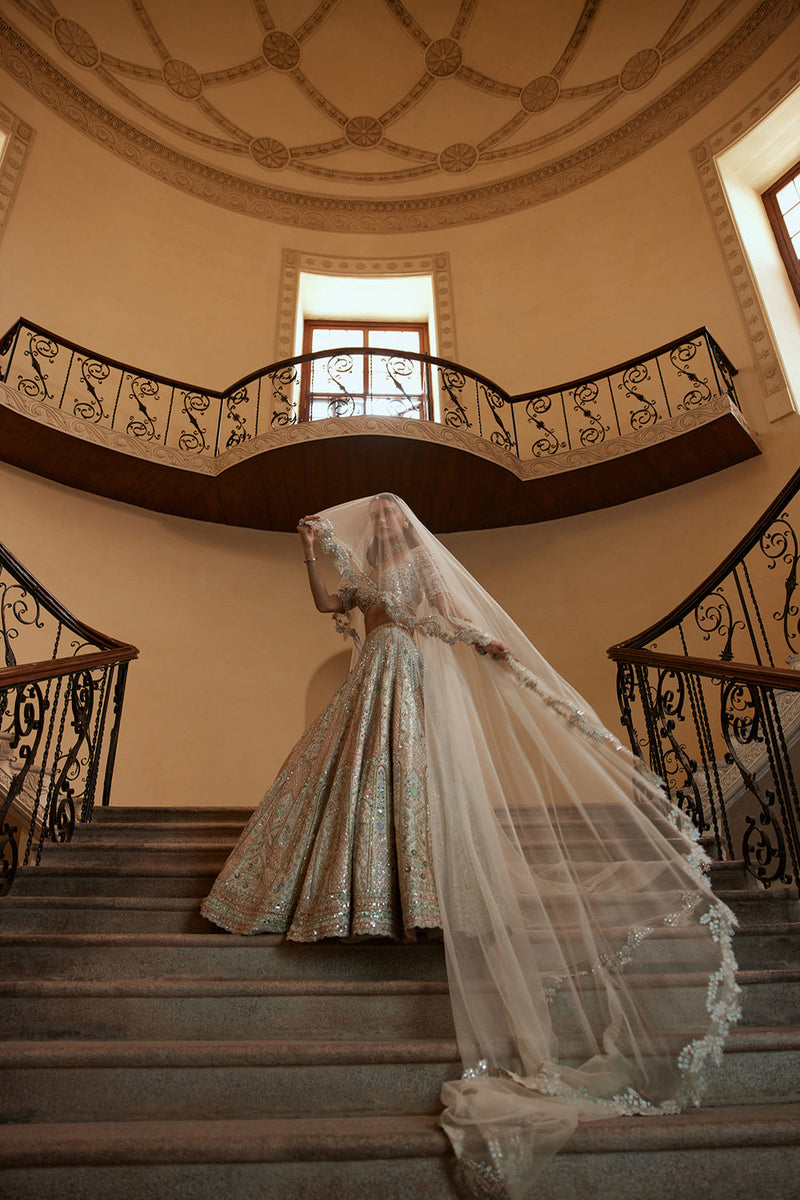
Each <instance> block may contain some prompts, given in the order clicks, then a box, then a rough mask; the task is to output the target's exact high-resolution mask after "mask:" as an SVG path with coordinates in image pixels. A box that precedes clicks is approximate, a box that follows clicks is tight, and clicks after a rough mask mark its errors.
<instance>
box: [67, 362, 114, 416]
mask: <svg viewBox="0 0 800 1200" xmlns="http://www.w3.org/2000/svg"><path fill="white" fill-rule="evenodd" d="M110 374H111V368H110V367H109V365H108V363H104V362H102V361H101V360H100V359H99V358H85V359H84V360H83V362H82V363H81V379H82V380H83V384H84V387H85V388H86V391H87V392H88V393H89V396H90V397H91V398H90V399H89V400H76V401H75V405H74V407H73V410H72V411H73V413H74V414H75V416H76V417H82V418H83V420H84V421H91V422H92V423H93V424H97V422H98V421H102V420H103V419H104V418H105V417H106V416H107V415H108V414H107V413H106V412H105V410H104V408H103V398H102V396H101V395H100V394H99V393H98V391H97V388H98V387H99V385H100V384H101V383H105V381H106V379H108V377H109V375H110Z"/></svg>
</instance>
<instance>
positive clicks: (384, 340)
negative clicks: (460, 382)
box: [306, 323, 428, 421]
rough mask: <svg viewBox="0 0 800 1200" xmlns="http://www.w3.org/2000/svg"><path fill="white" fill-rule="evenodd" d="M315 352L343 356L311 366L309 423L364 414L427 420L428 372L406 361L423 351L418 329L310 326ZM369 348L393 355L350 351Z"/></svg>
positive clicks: (331, 356)
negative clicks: (349, 351)
mask: <svg viewBox="0 0 800 1200" xmlns="http://www.w3.org/2000/svg"><path fill="white" fill-rule="evenodd" d="M309 332H310V342H309V341H306V346H309V345H310V348H311V352H312V353H319V352H324V351H327V350H336V349H338V350H340V351H341V352H340V353H338V354H333V355H325V357H323V358H320V359H317V360H315V361H314V362H312V363H310V364H309V366H308V368H307V372H308V373H307V376H306V378H307V379H308V385H307V386H308V395H307V401H308V420H311V421H314V420H324V419H327V418H329V417H335V416H357V415H360V414H362V413H364V414H367V415H375V416H387V417H389V416H390V417H398V416H399V417H412V418H417V419H419V418H422V417H425V418H427V415H428V396H427V390H426V388H427V378H428V377H427V372H426V369H425V364H424V363H420V362H418V361H417V360H416V359H412V358H408V357H407V353H408V352H413V353H417V354H419V353H420V352H421V351H422V346H423V340H422V332H421V331H420V330H419V329H408V328H406V329H403V328H380V329H377V328H376V329H372V328H369V327H367V326H366V325H362V326H361V327H360V328H359V327H358V326H357V325H356V324H355V323H353V325H352V326H347V327H341V328H335V327H331V326H325V325H322V324H320V325H319V326H318V327H316V326H314V325H311V324H310V323H309ZM363 346H369V347H374V348H375V349H383V350H389V351H395V353H388V354H380V353H379V354H375V355H363V354H350V353H348V352H347V349H346V348H347V347H353V348H354V349H355V348H356V347H363Z"/></svg>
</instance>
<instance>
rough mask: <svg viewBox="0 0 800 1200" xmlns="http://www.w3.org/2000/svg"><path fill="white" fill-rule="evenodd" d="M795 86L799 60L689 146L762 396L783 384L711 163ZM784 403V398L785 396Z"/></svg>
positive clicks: (783, 389)
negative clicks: (738, 309) (700, 140)
mask: <svg viewBox="0 0 800 1200" xmlns="http://www.w3.org/2000/svg"><path fill="white" fill-rule="evenodd" d="M798 85H800V59H798V60H796V61H795V62H794V63H792V65H791V66H790V67H788V68H787V69H786V70H785V71H784V72H783V73H782V74H781V75H780V76H779V77H778V78H777V79H776V80H775V81H774V83H772V84H770V86H769V87H767V88H765V89H764V91H763V92H761V93H760V95H759V96H758V97H757V98H756V99H755V100H753V101H752V103H750V104H748V105H747V107H746V108H744V109H742V110H741V111H740V112H738V113H737V114H736V115H735V116H733V117H731V118H730V120H728V121H726V122H725V124H724V125H722V126H720V128H719V129H717V130H716V131H715V132H714V133H712V134H711V136H710V137H707V138H705V139H704V140H703V141H702V142H700V143H699V144H698V145H697V146H695V147H694V150H693V159H694V165H695V169H696V171H697V174H698V176H699V178H700V182H701V184H702V187H703V194H704V196H705V200H706V204H707V206H708V210H709V214H710V217H711V222H712V224H713V226H714V230H715V232H716V235H717V240H718V242H719V246H720V249H721V251H722V255H723V257H724V259H725V265H726V267H727V269H728V274H729V276H730V280H731V285H732V287H733V290H734V292H735V294H736V299H737V301H738V302H739V305H740V307H741V310H742V316H743V318H744V322H745V327H746V329H747V334H748V337H749V339H750V343H751V346H752V350H753V362H754V363H755V366H756V371H757V372H758V375H759V377H760V379H761V382H762V384H763V386H764V391H765V393H766V396H767V398H768V399H769V398H772V397H774V398H776V399H778V398H779V397H780V396H781V394H784V395H785V394H786V393H787V391H788V385H787V381H786V376H785V374H784V371H783V366H782V364H781V360H780V356H779V354H778V351H777V349H776V346H775V342H774V340H773V337H772V332H771V329H770V325H769V322H768V320H767V318H766V316H765V314H764V309H763V307H762V304H761V299H760V296H759V293H758V287H757V286H756V282H755V280H754V279H753V274H752V272H751V270H750V265H749V263H748V259H747V254H746V252H745V249H744V246H743V245H742V241H741V238H740V237H739V231H738V228H737V225H736V221H735V220H734V217H733V214H732V213H731V210H730V207H729V205H728V201H727V197H726V195H725V187H724V185H723V182H722V178H721V176H720V173H719V170H718V168H717V164H716V156H717V155H720V154H722V153H724V151H725V150H727V149H729V147H731V146H732V145H733V144H734V142H737V141H739V139H740V138H741V137H742V136H743V135H744V134H746V133H749V132H750V130H751V129H753V128H754V127H755V126H756V125H758V123H759V122H760V121H762V120H763V119H764V117H766V116H767V115H768V114H769V113H770V112H771V111H772V110H773V109H774V108H776V107H777V106H778V105H779V104H780V103H781V102H782V101H783V100H785V99H786V97H787V96H788V95H789V93H790V92H792V91H794V89H795V88H796V87H797V86H798ZM787 403H790V402H788V401H787ZM789 411H791V408H790V407H786V406H785V405H780V406H779V408H778V411H776V412H772V413H770V414H769V415H770V416H771V419H773V420H774V419H777V417H779V416H784V415H786V413H787V412H789Z"/></svg>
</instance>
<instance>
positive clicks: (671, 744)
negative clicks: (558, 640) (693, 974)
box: [608, 471, 800, 890]
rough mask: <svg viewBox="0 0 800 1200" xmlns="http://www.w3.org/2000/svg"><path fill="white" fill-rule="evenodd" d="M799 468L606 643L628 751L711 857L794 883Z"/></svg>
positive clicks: (799, 731) (798, 807) (799, 750)
mask: <svg viewBox="0 0 800 1200" xmlns="http://www.w3.org/2000/svg"><path fill="white" fill-rule="evenodd" d="M798 493H800V471H798V473H797V474H796V475H794V476H793V478H792V479H791V480H790V481H789V483H788V484H787V486H786V487H785V488H784V489H783V491H782V492H781V494H780V495H779V496H778V497H777V499H776V500H775V501H774V503H773V504H771V505H770V507H769V509H768V510H767V511H766V512H765V513H764V515H763V516H762V517H761V519H760V520H759V521H758V522H757V523H756V525H755V526H754V527H753V528H752V529H751V530H750V532H749V533H748V534H747V536H746V537H745V538H743V539H742V541H741V542H740V543H739V545H738V546H737V547H736V548H735V549H734V550H733V551H732V553H731V554H729V555H728V557H727V558H726V559H725V561H724V562H723V563H722V564H721V565H720V566H719V567H718V568H717V570H716V571H714V572H713V574H712V575H710V576H709V578H708V579H706V580H705V582H704V583H702V584H701V585H700V587H699V588H697V589H696V590H695V591H694V592H693V593H692V594H691V595H690V596H689V597H688V598H687V599H686V600H685V601H684V602H683V603H682V604H681V605H679V606H678V607H677V608H676V609H675V610H674V611H673V612H671V613H670V614H669V615H668V616H666V617H665V618H664V619H663V620H661V621H659V622H658V623H657V624H655V625H653V626H652V627H651V628H650V629H646V630H645V631H644V632H643V633H641V634H639V635H638V637H634V638H631V639H630V640H628V641H625V642H622V643H620V644H619V645H617V646H613V647H612V648H611V649H610V650H609V652H608V653H609V656H610V657H611V658H612V659H613V660H614V661H615V662H616V663H617V664H618V665H617V691H618V697H619V704H620V711H621V714H622V723H623V725H624V727H625V729H626V730H627V733H628V736H629V738H630V743H631V748H632V749H633V751H634V753H635V754H637V755H639V756H640V757H641V758H643V759H644V760H645V761H646V762H647V763H648V765H649V766H650V767H651V768H652V770H653V771H655V772H656V773H657V774H658V775H660V776H661V777H662V778H663V779H664V780H665V782H666V784H667V788H668V790H669V792H670V794H671V796H672V797H673V799H674V800H675V802H676V803H677V804H678V806H679V807H680V808H681V809H683V810H684V812H686V813H687V814H688V815H689V816H691V818H692V820H693V821H694V823H695V825H696V826H697V827H698V829H699V830H700V831H701V832H703V833H705V834H710V835H711V836H712V837H713V841H714V843H715V846H716V853H717V855H718V857H720V858H723V859H743V860H744V862H745V864H746V865H747V867H748V869H749V870H750V872H751V873H752V874H753V875H754V876H755V878H756V879H757V880H758V881H759V882H760V883H762V884H763V885H764V886H766V887H769V886H770V885H772V884H780V885H792V886H793V887H795V888H797V889H798V890H800V800H799V799H798V786H797V780H798V778H800V775H799V774H798V772H799V771H800V672H799V671H797V670H796V669H795V668H797V667H798V665H800V595H798V579H797V568H798V534H797V531H798V529H800V498H799V496H798Z"/></svg>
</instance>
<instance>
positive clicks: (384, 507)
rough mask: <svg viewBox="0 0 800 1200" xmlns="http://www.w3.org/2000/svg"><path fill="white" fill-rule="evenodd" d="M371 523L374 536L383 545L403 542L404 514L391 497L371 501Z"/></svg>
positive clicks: (379, 497) (378, 497)
mask: <svg viewBox="0 0 800 1200" xmlns="http://www.w3.org/2000/svg"><path fill="white" fill-rule="evenodd" d="M369 521H370V529H371V532H372V536H373V537H374V538H376V539H377V541H378V542H380V543H381V545H387V544H391V543H398V542H402V541H403V524H404V518H403V514H402V512H401V510H400V509H399V508H398V506H397V505H396V504H395V502H394V500H392V499H391V498H390V497H389V496H376V497H375V499H374V500H372V501H371V503H370V506H369Z"/></svg>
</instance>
